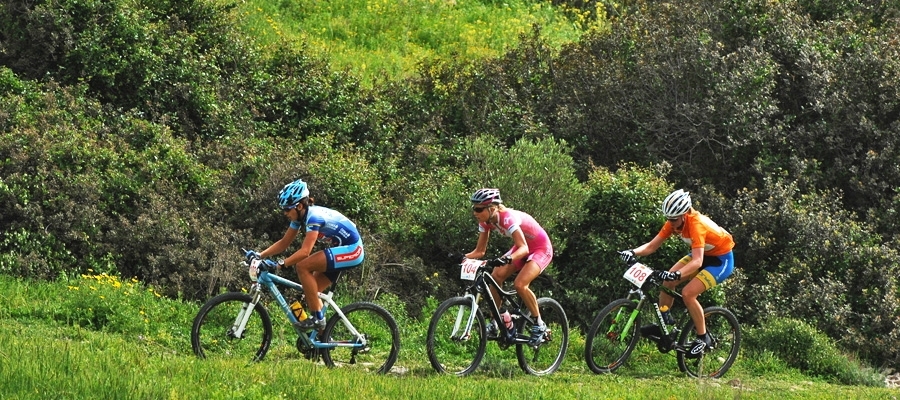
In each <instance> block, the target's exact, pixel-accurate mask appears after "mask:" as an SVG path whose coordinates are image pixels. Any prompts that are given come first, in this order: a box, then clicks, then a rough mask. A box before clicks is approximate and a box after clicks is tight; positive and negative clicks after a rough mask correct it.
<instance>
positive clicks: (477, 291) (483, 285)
mask: <svg viewBox="0 0 900 400" xmlns="http://www.w3.org/2000/svg"><path fill="white" fill-rule="evenodd" d="M487 271H488V269H486V268H484V266H483V265H482V266H479V267H478V272H476V275H475V280H474V282H473V283H472V285H471V286H469V287H468V288H466V294H465V296H463V297H465V298H467V299H469V300H470V301H471V303H472V312H471V313H470V314H469V318H468V319H467V321H466V325H465V328H464V329H463V331H462V333H461V334H460V335H459V336H457V333H459V328H460V325H461V324H462V319H463V314H464V313H465V310H463V309H460V310H459V312H458V314H457V315H456V322H455V323H454V325H453V332H452V333H451V336H453V337H460V338H468V337H469V336H470V332H471V331H472V325H474V323H475V315H476V313H477V312H478V309H479V306H478V304H479V303H480V302H481V300H482V297H481V294H482V293H483V292H484V293H486V297H487V300H488V303H490V307H491V308H490V309H489V311H490V312H491V320H492V321H494V324H495V325H496V326H497V328H498V329H499V330H500V333H501V335H499V337H498V339H497V340H498V341H503V342H505V343H508V344H514V343H527V342H528V339H523V338H518V337H515V338H512V339H508V338H509V335H508V333H509V329H508V328H507V327H506V324H504V323H501V321H500V320H499V315H500V309H499V308H498V307H497V302H496V301H495V298H494V294H493V292H491V290H490V288H491V287H493V288H494V289H496V290H497V293H499V297H500V299H501V300H509V301H510V303H512V304H513V305H514V306H515V307H517V308H521V307H520V306H519V304H518V303H516V302H515V297H516V295H517V293H516V291H515V290H511V291H508V290H504V289H503V288H502V287H500V284H499V283H497V281H496V280H495V279H494V277H493V276H491V275H490V274H487ZM512 317H513V318H520V317H524V318H525V319H526V320H530V318H531V313H530V312H528V310H524V311H523V313H521V314H516V315H512ZM532 322H534V321H532ZM501 338H503V339H501Z"/></svg>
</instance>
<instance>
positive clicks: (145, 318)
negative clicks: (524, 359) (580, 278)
mask: <svg viewBox="0 0 900 400" xmlns="http://www.w3.org/2000/svg"><path fill="white" fill-rule="evenodd" d="M0 298H2V299H3V304H4V305H5V307H4V308H3V309H2V310H0V359H2V360H0V361H2V362H0V386H2V387H3V388H4V390H3V396H2V397H3V398H16V399H38V398H40V399H43V398H67V399H87V398H104V399H118V398H122V399H126V398H127V399H226V398H227V399H244V398H246V399H268V398H309V399H325V398H351V399H395V398H403V399H436V398H454V399H483V398H485V396H486V395H485V393H490V396H491V397H492V398H497V399H514V398H522V396H523V395H524V394H528V397H529V398H552V399H556V398H560V399H563V398H565V399H571V398H592V399H594V398H601V399H605V398H610V399H612V398H616V399H646V398H678V399H694V398H699V399H704V398H746V399H768V398H772V397H774V396H778V397H780V398H783V399H853V398H858V399H863V398H865V399H875V398H891V396H896V395H897V394H898V393H897V391H896V390H892V389H887V388H875V387H863V386H843V385H834V384H829V383H826V382H823V381H820V380H817V379H814V378H809V377H807V376H804V375H802V374H800V373H798V372H797V371H795V370H792V369H790V368H786V367H784V366H783V365H782V364H780V363H778V362H776V361H773V360H759V359H749V358H746V357H742V358H739V360H738V362H737V364H736V365H735V367H734V368H733V369H732V370H731V371H730V372H729V373H728V375H726V377H725V378H723V379H720V380H696V379H690V378H687V377H685V376H684V375H683V374H681V373H679V372H678V370H677V367H676V366H675V361H674V358H673V357H671V356H660V355H658V354H657V355H655V356H650V357H649V358H645V357H635V358H634V359H633V360H632V361H631V362H630V363H629V364H627V365H626V366H625V367H623V368H622V369H621V370H620V372H618V373H616V374H614V375H604V376H600V375H594V374H593V373H591V372H590V371H589V370H587V368H586V367H585V365H584V361H583V360H582V359H581V352H582V350H583V347H582V346H583V339H582V338H581V335H580V333H578V332H575V334H574V337H573V339H574V340H573V342H572V345H571V347H570V348H569V353H568V357H567V359H566V361H565V362H564V364H563V366H562V368H561V369H560V370H559V371H558V372H557V373H555V374H553V375H551V376H548V377H543V378H536V377H532V376H528V375H525V374H524V373H523V372H522V371H521V370H519V369H518V367H517V366H516V363H515V355H514V352H513V351H512V350H508V351H499V349H498V348H497V347H496V346H495V345H494V344H492V343H491V344H489V346H488V348H489V352H488V356H487V357H486V359H485V361H484V362H483V363H482V364H481V367H480V368H479V370H477V371H476V372H475V373H474V374H473V375H472V376H470V377H467V378H455V377H449V376H442V375H437V374H436V373H435V372H433V371H432V370H431V368H430V366H429V365H428V360H427V357H426V356H425V354H424V333H425V330H426V325H427V321H420V320H413V319H406V318H399V322H400V324H401V331H402V335H403V336H402V346H403V348H402V351H401V354H400V359H399V360H398V362H397V364H396V365H395V367H394V371H393V372H392V373H391V374H389V375H388V376H369V375H364V374H359V373H353V372H347V371H341V370H329V369H327V368H325V367H324V366H321V365H320V364H313V363H311V362H309V361H306V360H304V359H303V358H302V356H301V355H300V354H299V353H298V352H297V351H296V350H294V349H293V338H292V337H285V338H283V339H279V338H276V340H275V342H274V343H273V348H272V349H271V350H270V352H269V354H268V355H267V356H266V359H265V360H264V361H263V362H261V363H256V364H250V365H247V364H246V363H243V362H233V363H228V362H213V361H206V360H199V359H197V358H196V357H194V355H193V354H192V352H191V348H190V337H189V336H190V324H191V321H192V319H193V317H194V314H195V313H196V312H197V310H198V308H199V304H194V303H190V302H183V301H179V300H171V299H166V298H164V297H160V296H158V294H157V293H156V292H155V291H154V289H152V288H148V287H146V286H144V285H142V284H140V282H137V281H127V282H122V281H120V280H118V279H117V278H115V277H111V276H108V275H103V274H100V275H86V276H82V277H75V278H69V279H64V280H61V281H59V282H54V283H46V282H43V283H34V282H25V281H21V280H14V279H12V278H8V277H4V276H0ZM379 302H380V303H382V304H385V305H386V306H388V308H392V309H393V310H395V311H396V306H397V304H392V302H391V301H379ZM342 303H345V301H342ZM425 314H426V315H429V313H427V312H426V313H425ZM395 315H399V314H397V313H395ZM274 316H275V323H276V327H284V326H285V325H286V321H285V320H283V319H282V318H281V317H280V316H278V315H274ZM426 318H427V317H426ZM276 336H277V335H276ZM647 354H652V353H647ZM461 382H464V384H461ZM348 388H352V390H351V391H349V392H348Z"/></svg>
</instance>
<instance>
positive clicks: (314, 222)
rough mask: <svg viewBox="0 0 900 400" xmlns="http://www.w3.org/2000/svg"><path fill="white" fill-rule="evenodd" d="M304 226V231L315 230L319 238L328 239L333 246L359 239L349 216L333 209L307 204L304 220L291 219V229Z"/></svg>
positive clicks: (354, 241)
mask: <svg viewBox="0 0 900 400" xmlns="http://www.w3.org/2000/svg"><path fill="white" fill-rule="evenodd" d="M301 227H305V230H304V233H306V232H310V231H316V232H318V233H319V240H323V239H329V240H330V241H331V244H332V245H333V246H343V245H348V244H353V243H356V242H358V241H359V231H358V230H357V229H356V225H355V224H354V223H353V221H350V219H349V218H347V217H345V216H344V214H341V213H339V212H337V211H335V210H332V209H330V208H326V207H320V206H315V205H313V206H309V209H308V210H307V212H306V220H305V221H291V229H297V230H299V229H300V228H301Z"/></svg>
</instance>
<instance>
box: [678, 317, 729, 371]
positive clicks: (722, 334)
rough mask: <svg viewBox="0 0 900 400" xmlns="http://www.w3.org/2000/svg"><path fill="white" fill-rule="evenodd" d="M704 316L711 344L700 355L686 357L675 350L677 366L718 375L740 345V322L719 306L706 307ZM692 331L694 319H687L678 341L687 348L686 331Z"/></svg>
mask: <svg viewBox="0 0 900 400" xmlns="http://www.w3.org/2000/svg"><path fill="white" fill-rule="evenodd" d="M703 315H704V316H705V319H706V333H708V334H710V335H712V340H713V344H712V346H710V347H709V348H708V349H707V350H706V352H705V353H704V354H703V355H702V356H701V357H699V358H688V357H687V354H685V353H684V352H680V351H679V352H678V357H677V358H678V369H680V370H681V371H682V372H684V373H687V374H688V375H690V376H692V377H695V378H696V377H707V378H719V377H721V376H722V375H725V373H726V372H728V369H729V368H731V365H732V364H734V361H735V360H737V356H738V352H739V351H740V348H741V326H740V324H739V323H738V320H737V317H735V316H734V314H733V313H732V312H731V311H728V309H725V308H722V307H707V308H706V309H704V310H703ZM693 331H694V321H691V320H689V321H688V322H687V324H685V326H684V329H682V331H681V336H680V337H679V338H678V345H679V346H680V347H681V348H684V349H687V348H688V347H689V346H690V342H688V337H689V335H688V334H689V333H690V332H693Z"/></svg>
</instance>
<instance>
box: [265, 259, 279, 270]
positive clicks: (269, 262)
mask: <svg viewBox="0 0 900 400" xmlns="http://www.w3.org/2000/svg"><path fill="white" fill-rule="evenodd" d="M263 264H265V265H266V268H268V269H269V272H274V271H277V270H278V263H276V262H275V261H272V260H270V259H268V258H267V259H265V260H263Z"/></svg>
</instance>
